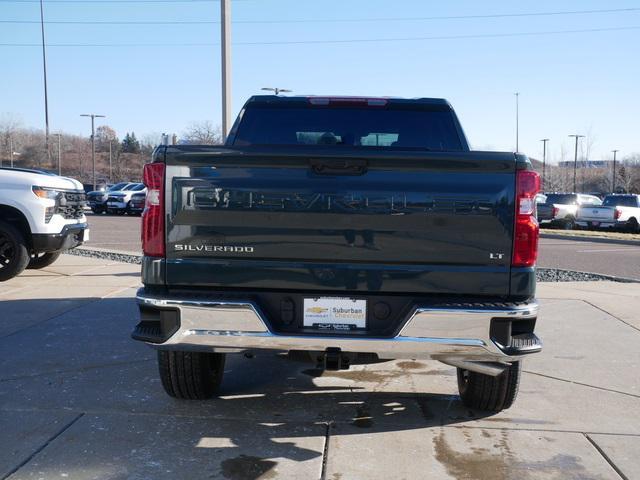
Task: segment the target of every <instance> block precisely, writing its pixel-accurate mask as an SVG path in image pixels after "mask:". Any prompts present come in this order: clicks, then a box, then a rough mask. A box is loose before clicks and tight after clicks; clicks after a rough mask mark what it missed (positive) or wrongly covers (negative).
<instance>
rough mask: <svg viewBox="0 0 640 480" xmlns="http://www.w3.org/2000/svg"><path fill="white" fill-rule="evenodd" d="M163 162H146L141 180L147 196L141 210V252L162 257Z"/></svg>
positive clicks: (163, 249)
mask: <svg viewBox="0 0 640 480" xmlns="http://www.w3.org/2000/svg"><path fill="white" fill-rule="evenodd" d="M164 167H165V165H164V163H147V164H146V165H145V166H144V171H143V174H142V180H143V182H144V184H145V186H146V187H147V198H146V201H145V206H144V211H143V212H142V252H143V253H144V254H145V255H147V256H149V257H164V255H165V247H164Z"/></svg>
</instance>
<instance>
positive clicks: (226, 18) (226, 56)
mask: <svg viewBox="0 0 640 480" xmlns="http://www.w3.org/2000/svg"><path fill="white" fill-rule="evenodd" d="M220 36H221V40H222V41H221V43H220V44H221V47H222V48H221V54H222V61H221V64H222V141H223V142H224V141H225V140H226V139H227V135H228V134H229V129H230V128H231V0H220Z"/></svg>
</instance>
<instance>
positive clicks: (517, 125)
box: [514, 92, 520, 152]
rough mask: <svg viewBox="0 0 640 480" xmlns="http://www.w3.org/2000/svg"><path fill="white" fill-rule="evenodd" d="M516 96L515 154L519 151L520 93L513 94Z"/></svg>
mask: <svg viewBox="0 0 640 480" xmlns="http://www.w3.org/2000/svg"><path fill="white" fill-rule="evenodd" d="M514 95H515V96H516V152H519V151H520V102H519V99H520V92H516V93H514Z"/></svg>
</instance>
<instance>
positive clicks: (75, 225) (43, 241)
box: [0, 167, 89, 281]
mask: <svg viewBox="0 0 640 480" xmlns="http://www.w3.org/2000/svg"><path fill="white" fill-rule="evenodd" d="M86 203H87V202H86V195H85V193H84V190H83V188H82V184H81V183H80V182H78V181H77V180H74V179H71V178H66V177H60V176H58V175H53V174H48V173H46V172H40V171H37V170H27V169H19V168H1V167H0V281H4V280H9V279H10V278H13V277H15V276H16V275H19V274H20V273H22V271H23V270H24V269H25V268H43V267H46V266H47V265H51V264H52V263H53V262H55V261H56V259H57V258H58V257H59V256H60V253H62V252H63V251H64V250H68V249H70V248H74V247H77V246H78V245H80V244H82V243H83V242H85V241H87V240H88V239H89V229H88V228H87V220H86V217H85V216H84V207H85V205H86Z"/></svg>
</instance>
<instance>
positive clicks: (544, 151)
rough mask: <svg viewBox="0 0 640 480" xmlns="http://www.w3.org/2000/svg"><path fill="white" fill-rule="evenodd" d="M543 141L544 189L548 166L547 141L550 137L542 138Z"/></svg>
mask: <svg viewBox="0 0 640 480" xmlns="http://www.w3.org/2000/svg"><path fill="white" fill-rule="evenodd" d="M540 141H541V142H542V189H543V190H544V183H545V182H544V181H545V177H546V168H547V142H548V141H549V139H548V138H543V139H542V140H540Z"/></svg>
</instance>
